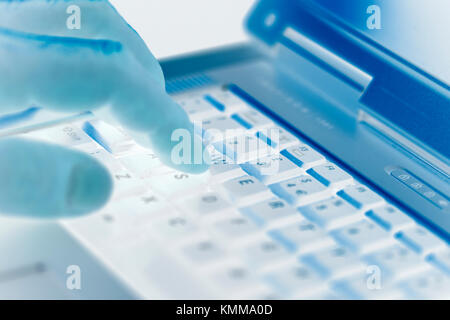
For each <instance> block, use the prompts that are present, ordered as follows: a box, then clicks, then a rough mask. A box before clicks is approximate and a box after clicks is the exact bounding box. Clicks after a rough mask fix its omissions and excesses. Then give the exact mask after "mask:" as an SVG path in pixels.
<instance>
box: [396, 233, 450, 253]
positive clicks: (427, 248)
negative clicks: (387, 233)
mask: <svg viewBox="0 0 450 320" xmlns="http://www.w3.org/2000/svg"><path fill="white" fill-rule="evenodd" d="M395 237H396V238H397V239H399V240H400V241H402V242H403V243H404V244H405V245H406V246H408V247H410V248H411V249H412V250H414V251H415V252H417V253H419V254H422V255H426V254H428V253H430V252H436V251H439V250H442V249H444V248H445V247H446V244H445V242H444V241H443V240H441V239H439V238H438V237H437V236H435V235H434V234H432V233H431V232H430V231H428V230H427V229H425V228H423V227H420V226H414V227H412V228H408V229H404V230H402V231H400V232H398V233H397V234H396V235H395Z"/></svg>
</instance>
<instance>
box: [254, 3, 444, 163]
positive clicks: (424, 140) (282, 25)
mask: <svg viewBox="0 0 450 320" xmlns="http://www.w3.org/2000/svg"><path fill="white" fill-rule="evenodd" d="M247 27H248V29H249V30H250V31H251V32H252V33H253V34H254V35H256V36H257V37H258V38H259V39H261V40H262V41H264V42H266V43H267V44H269V45H274V44H276V43H282V44H284V45H287V46H291V47H292V39H291V38H289V37H287V33H286V30H288V29H291V30H295V31H296V32H298V33H299V34H301V36H302V37H304V38H306V39H308V41H311V42H313V43H315V44H317V45H319V46H320V47H322V48H324V49H326V50H327V51H329V52H331V53H333V54H334V55H336V56H338V57H339V58H340V59H342V60H344V61H345V62H347V63H349V64H350V65H351V66H353V67H355V69H358V70H360V71H361V72H362V73H363V74H367V75H368V76H369V77H370V81H368V82H367V83H366V84H361V83H360V82H358V81H353V79H350V78H348V77H347V76H346V75H345V74H340V76H341V77H342V78H343V80H347V82H348V83H349V84H350V85H352V86H354V87H355V88H357V89H360V90H361V92H362V94H361V99H360V102H361V103H362V104H363V105H365V106H366V107H367V110H369V111H370V112H371V113H373V114H376V115H377V116H380V117H381V118H382V119H383V120H385V121H386V122H387V123H388V124H391V125H393V126H395V128H396V129H397V130H400V131H401V132H403V133H405V135H407V136H408V137H409V138H411V139H412V140H413V141H414V142H416V143H418V144H420V145H421V146H422V147H424V148H425V149H426V150H428V151H431V152H433V153H435V154H437V155H439V157H440V158H441V159H443V160H444V162H446V163H448V159H450V143H449V142H448V138H449V137H450V86H449V84H450V41H449V39H450V2H449V1H448V0H433V1H423V0H395V1H392V0H384V1H383V0H370V1H369V0H339V1H336V0H261V1H259V3H258V4H257V5H256V6H255V8H254V10H253V12H252V13H251V15H250V16H249V18H248V21H247ZM299 52H300V53H302V52H301V51H299ZM303 53H304V52H303ZM316 62H317V61H316ZM320 63H323V61H322V62H320ZM322 66H323V67H325V68H328V67H329V68H330V70H331V69H332V67H330V66H327V65H326V63H325V64H324V65H322ZM334 71H335V70H334ZM337 75H338V76H339V72H337Z"/></svg>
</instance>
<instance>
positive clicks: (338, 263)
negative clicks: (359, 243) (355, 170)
mask: <svg viewBox="0 0 450 320" xmlns="http://www.w3.org/2000/svg"><path fill="white" fill-rule="evenodd" d="M301 261H302V262H303V263H305V264H307V265H309V266H311V267H312V268H316V269H317V272H319V273H320V274H321V275H323V276H324V277H331V278H339V277H345V276H348V275H351V274H354V273H358V272H362V271H365V270H366V268H367V266H366V264H365V263H363V262H362V261H361V260H360V258H359V256H358V255H356V254H354V253H353V252H351V251H350V250H349V249H347V248H345V247H342V246H333V247H330V248H326V249H322V250H320V251H317V252H314V253H310V254H307V255H304V256H302V257H301Z"/></svg>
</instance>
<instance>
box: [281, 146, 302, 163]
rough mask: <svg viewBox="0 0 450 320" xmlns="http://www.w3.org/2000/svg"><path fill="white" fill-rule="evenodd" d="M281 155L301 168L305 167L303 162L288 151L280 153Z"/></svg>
mask: <svg viewBox="0 0 450 320" xmlns="http://www.w3.org/2000/svg"><path fill="white" fill-rule="evenodd" d="M280 154H282V155H283V156H285V157H286V158H288V159H289V160H290V161H291V162H293V163H294V164H296V165H297V166H299V167H301V166H303V161H301V160H300V159H299V158H297V157H294V156H293V155H292V154H290V153H289V152H288V151H287V150H286V149H285V150H282V151H281V152H280Z"/></svg>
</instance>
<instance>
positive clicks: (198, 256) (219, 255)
mask: <svg viewBox="0 0 450 320" xmlns="http://www.w3.org/2000/svg"><path fill="white" fill-rule="evenodd" d="M181 252H182V253H183V255H184V256H186V257H187V258H188V260H190V261H191V262H192V263H195V264H196V265H204V264H208V263H214V262H215V263H217V262H218V261H220V260H221V259H223V258H224V256H225V251H224V250H223V249H222V248H221V247H220V246H219V245H218V244H217V243H216V242H215V241H214V240H211V239H202V240H199V241H196V242H194V243H192V244H189V245H187V246H184V247H183V248H181Z"/></svg>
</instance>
